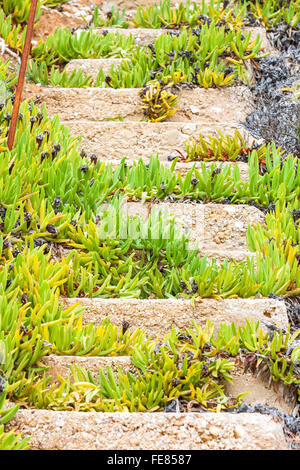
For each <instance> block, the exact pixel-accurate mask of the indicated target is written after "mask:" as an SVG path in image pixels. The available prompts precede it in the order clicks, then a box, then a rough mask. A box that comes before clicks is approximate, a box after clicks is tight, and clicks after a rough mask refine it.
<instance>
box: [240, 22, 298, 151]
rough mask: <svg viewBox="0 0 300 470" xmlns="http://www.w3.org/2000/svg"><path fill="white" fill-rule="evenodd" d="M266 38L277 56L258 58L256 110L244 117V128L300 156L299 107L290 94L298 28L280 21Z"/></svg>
mask: <svg viewBox="0 0 300 470" xmlns="http://www.w3.org/2000/svg"><path fill="white" fill-rule="evenodd" d="M267 37H268V39H269V41H270V43H271V44H272V46H273V47H275V48H277V49H278V51H279V54H278V56H268V57H266V58H264V59H258V60H257V62H256V65H257V66H256V67H254V74H255V82H256V83H255V85H253V86H252V87H251V92H252V94H253V98H254V104H255V108H256V109H255V110H254V112H252V113H251V114H250V115H249V116H247V118H246V123H245V124H246V127H247V129H248V130H249V131H250V132H251V133H252V134H253V135H255V136H256V137H260V138H263V139H264V140H265V141H266V142H271V141H274V142H275V143H276V145H277V146H282V149H283V150H285V151H286V153H287V154H289V153H294V154H295V155H297V156H298V157H299V156H300V139H299V123H300V106H299V100H296V99H293V91H290V90H288V89H295V87H296V84H297V83H298V82H299V80H300V26H298V27H295V28H293V29H292V28H290V27H289V26H288V25H287V24H286V23H285V22H280V23H279V24H277V25H276V26H275V27H273V28H270V29H269V30H268V32H267Z"/></svg>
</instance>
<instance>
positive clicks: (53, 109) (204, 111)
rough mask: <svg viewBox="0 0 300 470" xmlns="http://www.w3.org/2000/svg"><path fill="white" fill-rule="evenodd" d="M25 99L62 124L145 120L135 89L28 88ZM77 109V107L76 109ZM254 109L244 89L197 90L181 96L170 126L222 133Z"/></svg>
mask: <svg viewBox="0 0 300 470" xmlns="http://www.w3.org/2000/svg"><path fill="white" fill-rule="evenodd" d="M26 88H27V92H26V97H27V98H28V97H31V98H33V99H35V98H37V97H38V100H39V102H41V101H42V102H44V103H45V105H46V107H47V111H48V114H49V115H50V116H53V115H55V114H59V115H60V119H61V121H64V122H72V121H73V122H74V121H77V122H78V121H90V122H93V123H94V122H99V121H107V120H110V119H117V120H119V119H122V121H125V122H126V121H130V122H132V121H135V122H136V121H140V120H141V119H144V115H143V110H142V108H141V105H142V102H141V99H140V97H139V92H140V89H136V88H119V89H110V88H84V89H83V88H51V87H49V88H48V87H40V86H29V85H28V86H27V87H26ZM75 105H76V106H75ZM249 106H251V95H250V92H249V89H248V88H247V87H245V86H236V87H228V88H222V89H213V88H208V89H204V88H195V89H192V90H181V91H180V92H179V93H178V105H177V112H176V113H175V114H174V115H173V116H172V117H171V118H170V119H169V120H168V121H169V122H181V123H182V122H190V123H191V122H197V123H201V124H202V125H203V128H204V127H205V126H206V125H209V126H211V125H212V124H213V127H214V129H216V128H219V129H220V130H222V129H223V128H225V127H226V126H231V127H235V128H236V127H238V126H239V122H241V121H244V119H245V118H246V116H247V114H248V113H249ZM211 127H212V126H211Z"/></svg>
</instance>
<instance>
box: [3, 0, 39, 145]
mask: <svg viewBox="0 0 300 470" xmlns="http://www.w3.org/2000/svg"><path fill="white" fill-rule="evenodd" d="M37 2H38V0H32V2H31V6H30V12H29V17H28V23H27V31H26V38H25V44H24V49H23V53H22V61H21V66H20V72H19V78H18V84H17V89H16V94H15V101H14V107H13V112H12V117H11V123H10V126H9V132H8V139H7V146H8V148H9V150H11V149H12V148H13V145H14V140H15V134H16V127H17V122H18V116H19V109H20V104H21V97H22V92H23V87H24V81H25V74H26V70H27V63H28V57H29V53H30V47H31V39H32V34H33V27H34V20H35V14H36V9H37Z"/></svg>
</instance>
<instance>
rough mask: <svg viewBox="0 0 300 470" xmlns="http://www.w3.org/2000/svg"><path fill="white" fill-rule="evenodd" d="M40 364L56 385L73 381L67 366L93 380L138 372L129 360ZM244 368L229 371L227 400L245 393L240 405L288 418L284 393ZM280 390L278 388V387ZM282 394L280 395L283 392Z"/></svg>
mask: <svg viewBox="0 0 300 470" xmlns="http://www.w3.org/2000/svg"><path fill="white" fill-rule="evenodd" d="M41 362H42V363H43V364H44V365H45V366H46V367H48V369H47V375H48V376H51V380H50V383H51V384H59V377H63V378H71V381H72V372H71V370H70V366H73V367H74V366H77V367H83V368H84V369H86V370H88V371H89V372H90V374H91V375H92V377H93V378H97V376H98V374H99V369H104V371H106V367H111V368H112V370H113V372H114V373H115V374H116V377H117V373H118V370H119V369H121V370H122V372H124V373H125V374H126V373H127V372H130V373H132V374H134V373H136V372H137V368H136V367H135V366H134V365H133V363H132V358H131V357H130V356H119V357H109V356H106V357H94V356H89V357H79V356H56V355H54V354H51V355H50V356H45V357H43V359H42V360H41ZM243 368H244V365H243V364H240V365H238V364H237V363H236V365H235V368H234V369H233V370H232V371H230V374H231V375H232V378H233V380H232V383H229V382H227V381H225V380H224V382H223V385H224V391H225V394H226V395H227V396H232V397H237V396H238V395H241V394H242V393H247V395H246V396H245V397H244V399H243V401H244V402H247V403H248V404H250V405H252V406H254V405H257V404H259V403H260V404H261V405H265V406H274V407H275V408H277V409H279V410H280V411H282V412H284V413H287V414H288V413H290V412H291V403H290V402H289V401H288V399H286V400H284V399H283V397H282V395H283V393H281V396H280V395H278V391H277V392H276V391H275V390H274V388H273V387H270V386H269V384H268V382H269V380H268V377H261V376H259V377H256V376H254V375H253V374H252V373H251V372H244V370H243ZM279 387H280V384H279V385H278V388H279ZM281 392H283V389H282V390H281ZM287 398H288V397H287ZM291 398H294V397H291ZM291 401H292V400H291Z"/></svg>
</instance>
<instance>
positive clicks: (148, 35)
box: [77, 27, 278, 55]
mask: <svg viewBox="0 0 300 470" xmlns="http://www.w3.org/2000/svg"><path fill="white" fill-rule="evenodd" d="M243 29H244V31H245V32H247V31H250V32H251V39H252V40H255V39H256V37H257V36H258V35H259V37H260V39H261V51H262V52H263V53H264V54H265V53H267V52H268V53H270V54H272V55H274V54H277V55H278V51H277V50H276V49H274V48H273V46H271V44H270V42H269V40H268V38H267V33H266V30H265V29H264V28H261V27H245V28H243ZM80 31H81V30H80V29H79V30H78V32H77V34H80ZM95 31H97V32H98V33H99V34H102V33H103V32H104V31H108V32H112V33H115V34H117V33H118V34H124V36H127V37H128V36H130V35H132V37H133V38H134V39H135V43H136V44H137V45H139V46H147V44H149V43H151V42H153V41H155V39H157V38H158V37H159V36H160V35H161V34H178V31H179V30H176V29H163V28H162V29H150V28H134V27H131V28H128V29H124V28H114V27H103V28H96V29H95Z"/></svg>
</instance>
